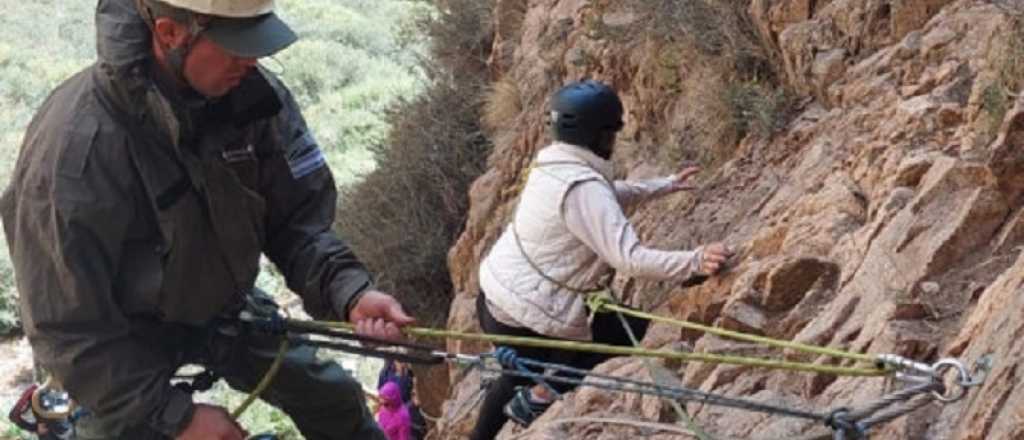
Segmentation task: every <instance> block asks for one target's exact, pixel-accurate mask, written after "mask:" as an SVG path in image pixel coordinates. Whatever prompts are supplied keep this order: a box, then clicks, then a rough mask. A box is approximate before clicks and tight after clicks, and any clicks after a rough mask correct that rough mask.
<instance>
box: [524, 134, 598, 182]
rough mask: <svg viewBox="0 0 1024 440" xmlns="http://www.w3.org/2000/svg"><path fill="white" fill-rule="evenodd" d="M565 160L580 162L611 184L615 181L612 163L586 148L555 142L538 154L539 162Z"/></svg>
mask: <svg viewBox="0 0 1024 440" xmlns="http://www.w3.org/2000/svg"><path fill="white" fill-rule="evenodd" d="M564 160H569V161H578V162H580V165H583V166H586V167H587V168H590V169H592V170H594V171H596V172H597V173H598V174H600V175H601V176H603V177H604V178H605V180H608V181H609V182H611V181H613V180H614V179H615V173H614V169H613V167H612V162H611V161H609V160H605V159H602V158H601V157H600V156H598V155H596V154H594V153H593V152H591V151H590V150H588V149H586V148H584V147H580V146H578V145H572V144H567V143H564V142H555V143H553V144H551V145H549V146H547V147H545V148H544V149H542V150H540V152H539V153H537V161H538V162H545V161H564Z"/></svg>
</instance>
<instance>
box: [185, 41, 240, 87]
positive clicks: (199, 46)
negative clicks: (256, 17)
mask: <svg viewBox="0 0 1024 440" xmlns="http://www.w3.org/2000/svg"><path fill="white" fill-rule="evenodd" d="M256 61H257V60H256V59H255V58H240V57H237V56H234V55H232V54H230V53H228V52H227V51H225V50H224V49H223V48H221V47H220V46H219V45H217V43H214V42H213V41H211V40H210V39H209V38H206V37H204V36H200V37H199V39H197V40H196V42H195V44H194V45H193V46H192V50H191V51H190V52H189V54H188V56H187V57H186V58H185V68H184V70H185V72H184V76H185V80H186V81H188V84H189V85H190V86H192V88H193V89H195V90H196V91H197V92H199V93H201V94H202V95H204V96H206V97H209V98H219V97H221V96H224V95H226V94H228V92H230V91H231V90H232V89H234V88H235V87H238V84H239V83H240V82H241V81H242V78H245V76H246V75H248V74H249V72H250V71H251V70H252V68H253V66H255V65H256Z"/></svg>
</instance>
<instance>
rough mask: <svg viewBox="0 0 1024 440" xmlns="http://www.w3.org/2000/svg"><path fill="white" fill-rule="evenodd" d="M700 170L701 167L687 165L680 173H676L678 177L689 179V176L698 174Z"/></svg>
mask: <svg viewBox="0 0 1024 440" xmlns="http://www.w3.org/2000/svg"><path fill="white" fill-rule="evenodd" d="M699 172H700V167H686V168H683V170H682V171H680V172H679V174H676V178H677V179H679V180H684V179H688V178H690V176H693V175H695V174H697V173H699Z"/></svg>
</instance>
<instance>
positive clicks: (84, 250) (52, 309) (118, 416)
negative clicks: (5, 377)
mask: <svg viewBox="0 0 1024 440" xmlns="http://www.w3.org/2000/svg"><path fill="white" fill-rule="evenodd" d="M76 126H77V127H79V128H81V127H87V126H88V124H85V123H79V124H76ZM92 136H93V135H92V134H88V137H89V139H91V138H92ZM90 142H91V141H90V140H85V139H79V140H77V141H76V140H74V139H73V140H72V141H69V145H72V146H70V147H67V148H75V149H76V150H75V154H62V155H61V157H60V159H58V161H57V164H56V168H57V171H56V172H55V173H52V174H51V173H49V172H45V171H42V170H40V169H38V168H37V169H35V170H34V171H33V172H29V173H26V174H25V175H24V176H23V177H22V178H21V179H20V180H17V178H16V180H15V181H14V183H13V184H12V187H11V189H9V190H8V193H7V194H5V197H4V200H3V214H4V226H5V232H6V233H7V237H8V243H9V244H10V252H11V256H12V259H13V262H14V267H15V272H16V274H17V277H16V278H17V286H18V291H19V292H20V302H21V311H22V313H23V315H22V321H23V323H24V330H25V332H26V334H27V335H28V338H29V341H30V342H31V344H32V347H33V352H34V355H35V358H36V360H37V361H38V362H39V363H40V365H41V366H42V367H44V368H45V369H46V370H48V371H49V372H50V373H51V374H52V375H53V377H54V378H55V379H57V380H58V381H59V382H60V383H61V384H62V385H63V386H64V388H65V389H66V390H67V391H68V392H69V393H70V395H71V396H73V397H74V398H75V399H76V400H77V401H78V402H79V403H80V404H81V405H82V406H84V407H86V408H88V409H89V410H90V411H92V412H93V413H94V414H96V415H97V416H99V417H102V419H103V420H104V422H105V423H108V424H109V426H108V427H109V429H110V430H112V431H116V430H119V429H123V428H128V427H131V426H137V425H139V424H148V425H149V426H150V427H152V428H153V429H155V430H156V431H158V432H160V433H163V434H164V435H167V436H169V437H174V436H175V435H177V434H178V433H180V432H181V431H182V430H184V429H185V427H186V426H187V425H188V423H189V422H190V420H191V417H192V414H193V412H194V405H193V404H192V398H191V396H190V395H188V394H186V393H184V392H181V391H178V390H175V389H173V388H172V387H171V386H170V378H171V375H172V374H173V373H174V370H173V368H174V366H173V365H172V364H171V362H170V360H169V359H168V358H167V357H166V355H165V354H164V353H162V352H160V351H158V350H157V349H156V347H154V346H152V344H146V343H144V342H142V341H140V340H139V339H137V338H136V337H135V335H134V332H133V325H132V323H130V322H129V320H128V318H127V317H126V316H125V314H124V313H123V311H122V309H121V307H120V305H119V303H118V300H117V298H116V297H115V292H114V279H115V276H116V274H117V271H118V267H119V266H120V264H121V260H122V246H123V244H124V242H125V239H126V231H127V230H128V226H129V224H130V222H131V221H132V220H133V218H134V216H135V215H141V213H135V212H133V209H132V207H133V206H134V205H135V204H134V203H133V200H132V199H131V197H130V196H129V194H128V190H127V188H128V185H129V183H127V182H124V181H118V179H117V178H116V177H114V176H115V175H120V174H116V173H110V172H108V170H105V167H108V166H112V165H110V162H111V161H127V160H128V159H127V158H125V157H123V156H121V157H118V155H115V154H110V155H106V156H105V157H101V156H99V155H97V154H90V148H91V144H90ZM28 148H40V149H42V148H44V147H43V146H42V145H31V146H29V147H28ZM95 149H96V150H99V148H95ZM51 185H52V186H51Z"/></svg>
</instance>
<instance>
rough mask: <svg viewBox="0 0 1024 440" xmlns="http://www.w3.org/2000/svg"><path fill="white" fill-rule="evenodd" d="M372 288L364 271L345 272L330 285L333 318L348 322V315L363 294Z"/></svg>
mask: <svg viewBox="0 0 1024 440" xmlns="http://www.w3.org/2000/svg"><path fill="white" fill-rule="evenodd" d="M372 288H373V278H371V277H370V274H368V273H366V272H365V271H361V270H359V271H356V270H351V271H346V272H343V273H341V274H339V276H338V277H337V279H336V281H335V282H334V283H332V285H331V293H330V298H329V300H330V302H331V311H333V312H334V314H335V318H337V319H339V320H341V321H347V320H348V314H349V312H350V311H351V310H352V307H354V306H355V305H356V302H357V301H358V300H359V298H361V297H362V296H363V294H364V293H366V292H367V291H369V290H370V289H372Z"/></svg>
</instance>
